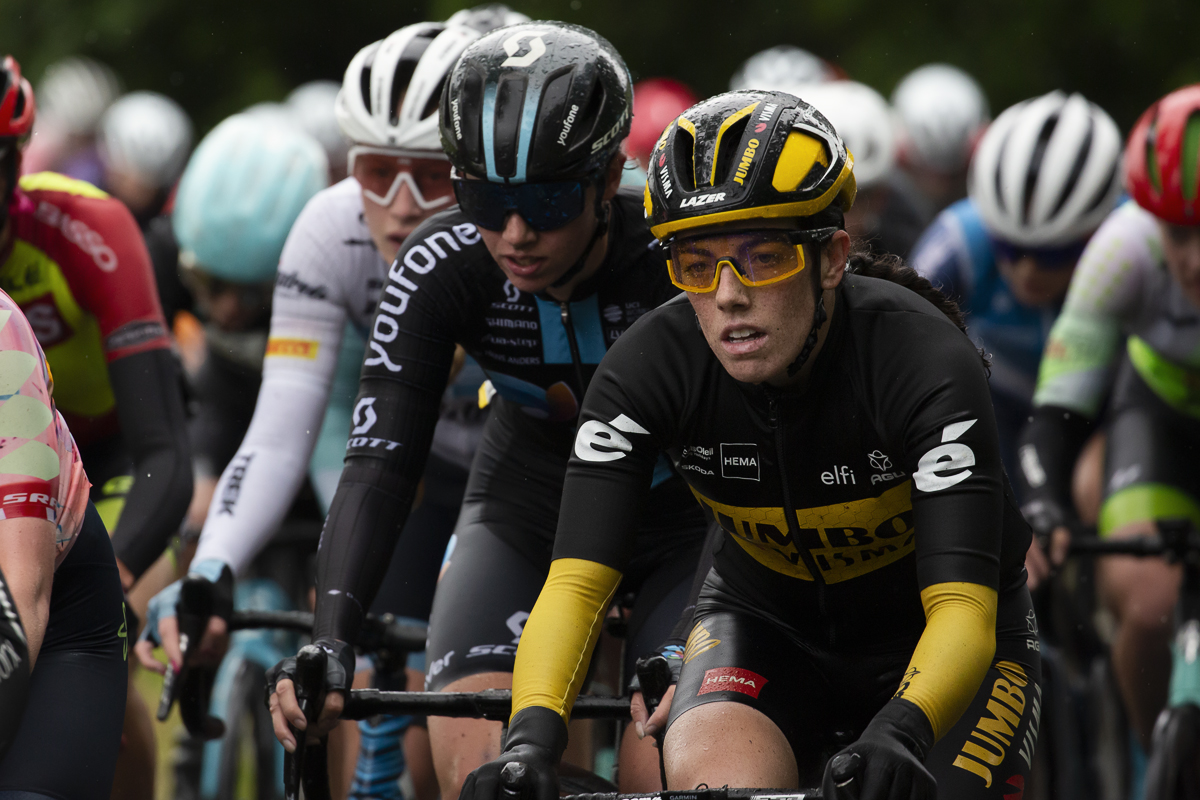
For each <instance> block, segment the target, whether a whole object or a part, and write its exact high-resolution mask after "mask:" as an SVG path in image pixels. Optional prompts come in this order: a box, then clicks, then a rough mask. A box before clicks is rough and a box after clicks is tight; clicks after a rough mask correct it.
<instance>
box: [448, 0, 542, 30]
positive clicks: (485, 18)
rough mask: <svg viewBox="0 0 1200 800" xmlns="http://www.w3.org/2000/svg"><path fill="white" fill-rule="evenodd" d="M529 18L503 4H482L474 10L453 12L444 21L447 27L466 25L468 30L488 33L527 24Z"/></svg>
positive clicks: (465, 9) (466, 9)
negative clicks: (522, 23) (510, 26)
mask: <svg viewBox="0 0 1200 800" xmlns="http://www.w3.org/2000/svg"><path fill="white" fill-rule="evenodd" d="M529 21H530V19H529V16H528V15H527V14H522V13H521V12H520V11H513V10H512V9H511V8H509V7H508V6H506V5H505V4H504V3H484V4H483V5H481V6H475V7H474V8H464V9H462V10H461V11H455V12H454V13H453V14H452V15H451V16H450V19H448V20H446V24H447V25H466V26H467V27H468V28H474V29H475V30H477V31H479V32H480V33H489V32H491V31H494V30H495V29H496V28H506V27H508V26H509V25H517V24H519V23H521V22H529Z"/></svg>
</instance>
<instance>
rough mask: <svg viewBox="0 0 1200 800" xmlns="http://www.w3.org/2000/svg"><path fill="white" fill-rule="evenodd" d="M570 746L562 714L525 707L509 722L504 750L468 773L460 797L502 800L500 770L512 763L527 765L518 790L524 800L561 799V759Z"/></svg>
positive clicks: (472, 799) (544, 709)
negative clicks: (559, 780) (559, 787)
mask: <svg viewBox="0 0 1200 800" xmlns="http://www.w3.org/2000/svg"><path fill="white" fill-rule="evenodd" d="M566 749H567V726H566V725H565V724H564V723H563V721H562V717H560V716H559V715H558V714H556V713H555V712H553V711H551V710H550V709H548V708H541V707H540V706H533V707H531V708H525V709H522V710H521V711H519V712H518V713H517V714H516V715H515V716H513V718H512V721H511V722H510V723H509V725H508V743H507V745H506V746H505V748H504V752H503V753H501V754H500V757H499V758H497V759H495V760H494V761H489V762H488V763H486V764H484V765H483V766H482V767H479V768H478V769H476V770H475V771H474V772H472V773H471V774H470V775H468V776H467V779H466V780H465V781H464V782H463V788H462V794H460V795H459V800H498V798H500V797H501V794H500V789H501V776H500V773H501V772H502V771H503V770H504V767H505V766H506V765H507V764H510V763H519V764H524V765H525V771H524V772H525V774H524V776H523V778H522V782H521V786H520V788H519V789H518V790H517V791H518V794H519V795H520V797H521V798H522V800H558V761H559V759H561V758H562V754H563V751H564V750H566Z"/></svg>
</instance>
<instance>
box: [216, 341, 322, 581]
mask: <svg viewBox="0 0 1200 800" xmlns="http://www.w3.org/2000/svg"><path fill="white" fill-rule="evenodd" d="M313 328H314V329H317V330H313V331H310V333H309V334H308V335H309V336H310V337H312V336H315V335H316V334H317V333H323V334H324V335H322V336H321V337H320V342H319V346H318V347H317V348H316V349H317V357H316V358H313V359H308V358H305V357H303V354H301V356H300V357H297V356H292V355H289V354H283V355H268V357H267V358H266V360H265V362H264V368H263V383H262V388H261V389H259V392H258V403H257V405H256V406H255V409H254V418H253V419H252V420H251V421H250V427H249V429H248V430H247V431H246V436H245V438H244V439H243V440H242V445H241V447H240V448H238V452H237V455H235V456H234V457H233V460H231V461H230V462H229V464H228V465H227V466H226V467H225V472H224V473H223V474H222V475H221V480H220V482H219V483H218V484H217V488H216V491H215V492H214V494H213V502H212V504H211V505H210V506H209V509H208V517H207V519H205V521H204V530H203V531H202V532H201V534H200V544H199V546H198V548H197V550H196V556H195V558H196V560H204V559H219V560H221V561H223V562H224V563H226V564H228V565H229V566H230V567H231V568H232V569H233V572H234V574H235V575H238V574H241V572H242V570H244V569H245V568H246V566H247V565H249V563H250V562H251V561H252V560H254V557H255V556H256V555H258V553H259V552H260V551H261V550H262V549H263V547H265V546H266V545H267V543H268V542H269V541H270V540H271V537H272V536H274V535H275V533H276V531H277V530H278V528H279V525H280V523H282V522H283V519H284V517H285V516H287V512H288V509H289V508H290V507H291V504H292V500H293V499H294V498H295V496H296V493H297V492H298V491H299V490H300V487H301V485H303V483H304V477H305V474H306V472H307V470H308V463H309V460H310V459H311V458H312V453H313V449H314V448H315V447H316V444H317V438H318V436H319V434H320V432H321V423H322V421H323V417H324V413H325V407H326V404H327V403H328V401H329V391H330V385H331V383H332V380H333V370H334V368H335V367H336V363H337V357H336V356H337V352H338V346H339V345H340V342H341V323H340V321H338V322H337V323H336V326H335V325H332V324H331V325H321V326H319V329H318V326H317V324H316V322H314V323H313ZM276 329H277V326H276V324H275V322H274V321H273V322H272V340H275V339H276V336H275V333H276ZM323 351H324V352H323ZM327 353H328V358H326V354H327Z"/></svg>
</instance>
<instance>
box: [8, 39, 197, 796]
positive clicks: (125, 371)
mask: <svg viewBox="0 0 1200 800" xmlns="http://www.w3.org/2000/svg"><path fill="white" fill-rule="evenodd" d="M2 78H3V84H2V85H3V87H4V93H5V102H4V103H0V162H2V163H0V173H2V174H3V176H4V182H5V183H4V190H5V195H4V197H3V202H2V206H0V214H3V217H4V224H3V225H0V254H2V257H3V260H2V261H0V288H2V289H4V291H6V292H7V293H8V294H9V295H10V296H11V297H12V298H13V300H14V301H16V302H17V304H18V305H20V306H21V309H22V311H23V312H24V313H25V315H26V316H27V317H28V318H29V320H30V323H31V324H32V325H33V330H34V332H35V333H36V334H37V336H38V341H39V342H40V344H41V346H42V349H43V350H44V351H45V353H46V358H47V359H48V361H49V363H50V365H51V368H52V369H53V370H54V374H55V402H56V405H57V407H58V410H59V411H60V412H62V414H63V416H64V417H65V418H66V419H67V422H68V424H69V425H70V426H71V429H72V432H73V433H74V436H75V440H76V442H77V443H78V445H79V448H80V453H81V455H82V458H83V463H84V466H85V467H86V468H87V470H88V474H89V476H90V478H91V481H92V490H91V497H92V501H93V502H94V504H95V506H96V509H97V510H98V511H99V513H100V516H101V517H102V518H103V520H104V523H105V527H106V528H107V529H108V531H109V533H110V534H111V535H112V537H113V547H114V549H115V551H116V555H117V563H118V566H119V568H120V572H121V584H122V587H123V588H124V589H125V590H126V591H129V590H130V589H131V588H132V587H133V585H134V582H135V581H136V580H137V579H138V578H139V577H140V576H141V575H142V574H143V573H144V572H145V571H146V570H147V569H148V568H149V567H150V565H151V564H153V563H154V561H155V559H157V558H158V556H159V554H161V553H162V552H163V550H164V549H165V547H166V545H167V542H168V541H169V540H170V538H171V537H172V536H173V535H174V534H175V533H176V532H177V531H178V529H179V522H180V520H181V518H182V516H183V513H184V511H185V510H186V508H187V502H188V498H189V497H190V496H191V488H192V486H191V484H192V475H191V453H190V447H189V444H188V440H187V436H186V433H185V423H184V406H183V393H182V381H181V375H180V371H179V366H178V363H177V361H176V359H175V357H174V355H173V354H172V353H171V350H170V341H169V339H168V336H167V328H166V323H165V321H164V319H163V316H162V310H161V308H160V306H159V303H158V297H157V293H156V291H155V286H154V276H153V273H152V271H151V267H150V258H149V256H148V254H147V253H146V248H145V246H144V245H143V243H142V237H141V234H140V233H139V231H138V228H137V224H136V223H135V221H134V219H133V216H132V215H131V214H130V213H129V211H128V209H126V208H125V206H124V205H122V204H121V203H120V202H119V201H118V200H116V199H114V198H112V197H110V196H109V195H107V194H105V193H104V192H102V191H101V190H99V189H97V188H96V187H94V186H92V185H91V184H88V183H84V182H83V181H78V180H73V179H71V178H67V177H65V176H63V175H58V174H56V173H51V172H39V173H36V174H32V175H26V176H24V177H23V178H21V179H20V181H19V182H18V180H17V175H18V173H19V171H20V163H21V155H22V153H21V147H22V145H23V144H24V142H25V141H27V140H28V135H27V134H28V131H29V129H30V128H31V127H32V125H33V117H34V100H33V95H32V93H31V92H26V91H22V90H20V89H19V88H18V87H24V88H25V89H27V87H28V84H27V83H23V82H22V81H21V80H20V76H19V68H18V67H17V64H16V62H15V61H14V60H12V59H11V58H10V59H7V60H6V61H5V62H4V66H3V72H2ZM128 703H129V707H128V711H127V714H126V729H125V731H124V737H125V742H126V746H125V748H124V749H123V752H122V758H121V766H120V767H119V769H118V776H117V784H118V786H119V787H120V790H122V791H128V792H129V793H130V796H136V797H144V796H148V795H147V792H151V791H153V775H154V733H153V729H152V728H151V726H150V720H149V716H148V713H147V712H146V710H145V707H144V705H143V704H142V702H141V700H140V698H139V697H138V695H137V694H136V692H130V693H129V698H128ZM118 793H120V792H118Z"/></svg>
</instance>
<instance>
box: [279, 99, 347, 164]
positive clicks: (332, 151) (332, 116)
mask: <svg viewBox="0 0 1200 800" xmlns="http://www.w3.org/2000/svg"><path fill="white" fill-rule="evenodd" d="M340 88H341V87H340V86H338V84H337V83H336V82H335V81H309V82H308V83H304V84H301V85H300V86H297V87H296V88H295V89H293V90H292V93H291V94H289V95H288V96H287V100H285V101H284V105H286V106H287V107H288V109H289V110H290V111H291V112H292V114H293V115H294V116H295V117H296V121H297V122H299V123H300V127H301V128H303V129H304V132H305V133H307V134H308V135H309V136H311V137H313V138H314V139H316V140H317V142H318V143H320V145H321V147H323V148H325V155H326V156H328V157H329V163H330V164H331V165H333V164H336V165H340V166H341V168H342V169H343V170H344V169H345V168H346V153H347V151H348V150H349V149H350V143H349V142H347V141H346V137H345V136H343V135H342V129H341V128H340V127H338V121H337V114H336V113H334V110H333V109H334V104H335V103H336V101H337V94H338V90H339V89H340Z"/></svg>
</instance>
